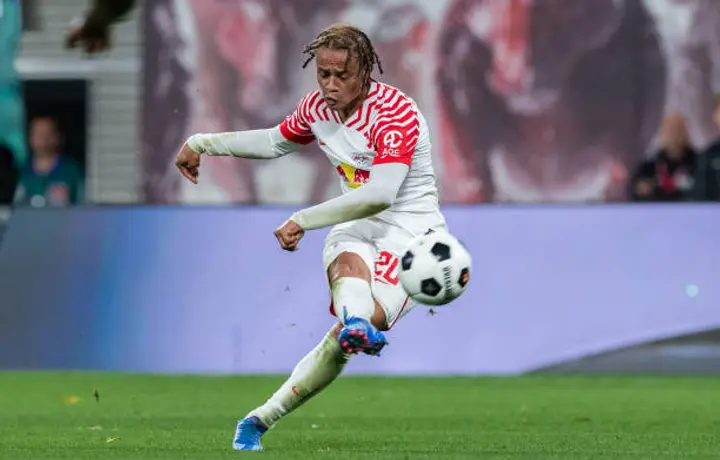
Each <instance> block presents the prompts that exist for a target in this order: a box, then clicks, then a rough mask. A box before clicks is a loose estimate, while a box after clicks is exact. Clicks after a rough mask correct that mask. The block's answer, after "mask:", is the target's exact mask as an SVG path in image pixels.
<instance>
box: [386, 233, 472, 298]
mask: <svg viewBox="0 0 720 460" xmlns="http://www.w3.org/2000/svg"><path fill="white" fill-rule="evenodd" d="M471 270H472V258H471V257H470V253H469V252H468V251H467V249H465V246H463V245H462V243H460V241H458V239H457V238H455V237H454V236H453V235H451V234H450V233H448V232H444V231H432V230H430V231H428V232H427V233H425V234H424V235H419V236H416V237H415V238H413V239H412V240H411V241H410V243H409V244H408V247H407V249H406V251H405V253H404V254H403V255H402V257H401V259H400V282H401V283H402V285H403V288H405V290H406V291H407V293H408V295H409V296H410V297H411V298H412V299H413V300H414V301H416V302H418V303H421V304H425V305H433V306H437V305H445V304H448V303H450V302H452V301H453V300H455V299H457V298H458V297H460V295H461V294H462V293H463V292H465V290H466V289H467V286H468V282H469V281H470V272H471Z"/></svg>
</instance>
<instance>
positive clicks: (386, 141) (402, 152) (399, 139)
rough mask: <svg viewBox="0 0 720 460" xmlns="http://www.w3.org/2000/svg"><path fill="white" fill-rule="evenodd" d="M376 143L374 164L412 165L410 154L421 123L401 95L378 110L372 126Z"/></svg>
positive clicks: (412, 151)
mask: <svg viewBox="0 0 720 460" xmlns="http://www.w3.org/2000/svg"><path fill="white" fill-rule="evenodd" d="M371 136H372V142H373V145H374V146H375V152H376V155H375V160H374V161H373V164H374V165H379V164H385V163H403V164H406V165H408V166H410V165H411V164H412V156H413V153H415V146H416V145H417V142H418V138H419V137H420V122H419V120H418V114H417V109H416V108H415V106H414V104H413V103H412V101H410V100H409V99H407V98H402V99H400V100H399V101H397V102H396V103H395V104H392V106H391V107H388V108H386V109H382V110H381V111H380V113H378V116H377V119H376V120H375V125H374V126H373V128H372V129H371Z"/></svg>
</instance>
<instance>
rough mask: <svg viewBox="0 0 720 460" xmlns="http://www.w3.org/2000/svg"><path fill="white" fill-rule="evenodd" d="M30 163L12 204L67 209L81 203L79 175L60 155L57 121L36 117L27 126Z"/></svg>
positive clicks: (73, 163) (25, 168) (68, 160)
mask: <svg viewBox="0 0 720 460" xmlns="http://www.w3.org/2000/svg"><path fill="white" fill-rule="evenodd" d="M29 137H30V147H31V152H32V154H31V157H30V161H29V162H27V163H26V165H25V166H24V167H23V168H22V170H21V174H20V185H19V187H18V188H17V194H16V200H15V203H16V204H23V205H30V206H33V207H44V206H67V205H71V204H78V203H80V202H81V201H82V195H83V183H84V180H83V175H82V172H81V169H80V167H79V166H78V164H77V162H75V160H73V159H72V158H70V157H68V156H65V155H63V154H62V150H61V146H62V135H61V133H60V130H59V128H58V125H57V121H56V120H55V119H53V118H51V117H38V118H35V119H33V120H32V122H31V123H30V136H29Z"/></svg>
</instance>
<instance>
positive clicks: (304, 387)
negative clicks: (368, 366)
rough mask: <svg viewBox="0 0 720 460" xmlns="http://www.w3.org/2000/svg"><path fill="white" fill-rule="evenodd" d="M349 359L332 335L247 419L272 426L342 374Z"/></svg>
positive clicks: (298, 365) (328, 334) (327, 336)
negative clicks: (252, 417) (258, 420)
mask: <svg viewBox="0 0 720 460" xmlns="http://www.w3.org/2000/svg"><path fill="white" fill-rule="evenodd" d="M349 357H350V356H349V355H347V354H345V353H343V351H342V350H341V349H340V345H339V344H338V342H337V339H336V338H335V334H334V333H333V331H330V332H328V333H327V335H325V338H324V339H323V340H322V341H321V342H320V343H319V344H318V345H317V346H316V347H315V348H314V349H313V350H312V351H311V352H310V353H308V354H307V355H305V357H304V358H303V359H302V360H300V362H299V363H298V364H297V365H296V366H295V369H294V370H293V372H292V374H291V375H290V377H289V378H288V379H287V380H286V381H285V383H284V384H283V385H282V386H281V387H280V389H279V390H278V391H277V392H275V394H274V395H273V396H272V397H271V398H270V399H268V400H267V402H265V404H263V405H262V406H260V407H258V408H257V409H255V410H254V411H252V412H251V413H250V414H248V416H255V417H258V418H259V419H260V421H262V422H263V423H264V424H265V425H266V426H268V427H269V426H272V425H273V424H275V423H276V422H277V421H278V420H280V419H281V418H282V417H283V416H285V415H287V414H289V413H290V412H292V411H293V410H294V409H297V408H298V407H300V406H301V405H302V404H304V403H305V402H306V401H308V400H309V399H310V398H312V397H313V396H315V395H316V394H317V393H319V392H320V391H321V390H322V389H323V388H325V387H326V386H328V385H329V384H330V383H331V382H332V381H333V380H335V379H336V378H337V377H338V376H339V375H340V373H341V372H342V370H343V368H344V367H345V364H346V363H347V361H348V359H349Z"/></svg>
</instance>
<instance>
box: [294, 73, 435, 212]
mask: <svg viewBox="0 0 720 460" xmlns="http://www.w3.org/2000/svg"><path fill="white" fill-rule="evenodd" d="M280 131H281V132H282V134H283V136H284V137H285V138H286V139H287V140H289V141H292V142H295V143H298V144H309V143H311V142H315V141H317V143H318V145H319V146H320V148H321V149H322V150H323V152H325V154H326V155H327V157H328V159H329V160H330V162H331V163H332V165H333V167H334V168H335V170H336V171H337V173H338V175H339V177H340V181H341V187H342V191H343V193H347V192H349V191H351V190H353V189H356V188H358V187H362V186H363V184H365V183H367V181H368V180H369V178H370V168H371V166H373V165H377V164H384V163H403V164H406V165H408V166H409V167H410V170H409V172H408V175H407V177H406V179H405V182H404V183H403V185H402V186H401V187H400V190H399V191H398V195H397V198H396V199H395V201H394V203H393V205H392V207H391V208H390V209H389V210H388V211H385V212H384V213H389V214H392V213H396V212H401V213H406V212H411V213H426V212H438V211H439V200H438V191H437V185H436V180H435V172H434V170H433V166H432V156H431V142H430V132H429V129H428V124H427V122H426V121H425V118H424V117H423V115H422V113H421V112H420V110H419V108H418V107H417V104H416V103H415V101H414V100H413V99H412V98H410V97H409V96H407V95H406V94H404V93H403V92H402V91H400V90H399V89H397V88H394V87H392V86H390V85H386V84H384V83H379V82H376V81H373V82H372V83H371V86H370V91H369V92H368V96H367V97H366V98H365V101H364V102H363V104H362V106H361V107H360V108H359V109H358V110H357V112H355V114H354V115H353V116H352V117H350V118H349V119H348V120H346V121H345V123H343V122H342V121H341V120H340V117H339V115H338V113H337V112H336V111H334V110H331V109H330V108H329V107H328V106H327V104H326V103H325V100H324V98H323V97H322V95H321V94H320V92H319V91H313V92H311V93H308V94H307V95H306V96H305V97H304V98H303V99H302V101H301V102H300V104H299V105H298V106H297V108H296V109H295V111H294V112H293V113H292V114H291V115H288V116H287V117H286V118H285V120H284V121H283V122H282V124H281V125H280Z"/></svg>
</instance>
